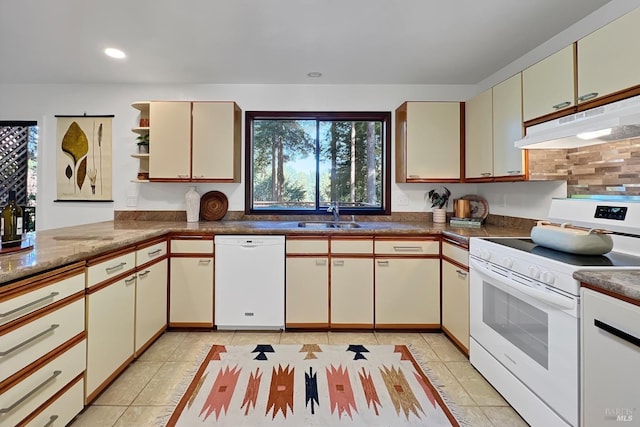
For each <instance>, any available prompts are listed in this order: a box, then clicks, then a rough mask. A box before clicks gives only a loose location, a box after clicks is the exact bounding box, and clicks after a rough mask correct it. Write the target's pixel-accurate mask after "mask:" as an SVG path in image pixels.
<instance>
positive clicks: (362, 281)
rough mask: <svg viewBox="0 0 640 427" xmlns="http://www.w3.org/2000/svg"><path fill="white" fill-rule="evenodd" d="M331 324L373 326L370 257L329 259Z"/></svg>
mask: <svg viewBox="0 0 640 427" xmlns="http://www.w3.org/2000/svg"><path fill="white" fill-rule="evenodd" d="M331 327H332V328H336V327H344V328H373V258H346V257H332V258H331Z"/></svg>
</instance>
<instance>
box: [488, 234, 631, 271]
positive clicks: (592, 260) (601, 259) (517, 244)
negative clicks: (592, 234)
mask: <svg viewBox="0 0 640 427" xmlns="http://www.w3.org/2000/svg"><path fill="white" fill-rule="evenodd" d="M484 240H486V241H489V242H493V243H496V244H499V245H502V246H507V247H510V248H513V249H517V250H520V251H523V252H528V253H530V254H534V255H539V256H541V257H544V258H548V259H552V260H554V261H558V262H563V263H565V264H570V265H575V266H580V267H640V257H636V256H632V255H627V254H623V253H620V252H613V251H612V252H609V253H607V254H604V255H575V254H570V253H568V252H562V251H557V250H555V249H549V248H546V247H544V246H540V245H537V244H535V243H534V242H533V240H531V239H525V238H522V239H518V238H496V239H484Z"/></svg>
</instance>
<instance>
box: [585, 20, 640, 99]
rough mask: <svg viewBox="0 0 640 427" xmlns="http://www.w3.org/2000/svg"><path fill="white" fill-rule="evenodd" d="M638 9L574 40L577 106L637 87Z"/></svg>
mask: <svg viewBox="0 0 640 427" xmlns="http://www.w3.org/2000/svg"><path fill="white" fill-rule="evenodd" d="M638 40H640V8H638V9H635V10H634V11H632V12H629V13H627V14H626V15H624V16H622V17H621V18H618V19H617V20H615V21H613V22H612V23H610V24H608V25H606V26H604V27H602V28H600V29H599V30H597V31H595V32H593V33H591V34H589V35H588V36H586V37H584V38H582V39H580V40H578V103H580V102H584V101H588V100H590V99H593V98H596V97H601V96H605V95H609V94H611V93H614V92H617V91H620V90H623V89H626V88H629V87H632V86H636V85H638V84H640V56H639V55H637V54H635V52H637V50H638V46H637V44H638Z"/></svg>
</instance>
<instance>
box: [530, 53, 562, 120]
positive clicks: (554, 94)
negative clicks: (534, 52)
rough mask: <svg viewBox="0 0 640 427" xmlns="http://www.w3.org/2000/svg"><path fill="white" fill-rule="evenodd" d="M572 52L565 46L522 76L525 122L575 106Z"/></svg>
mask: <svg viewBox="0 0 640 427" xmlns="http://www.w3.org/2000/svg"><path fill="white" fill-rule="evenodd" d="M574 52H575V50H574V45H573V44H572V45H569V46H567V47H565V48H564V49H562V50H561V51H558V52H556V53H554V54H553V55H551V56H549V57H548V58H545V59H543V60H542V61H540V62H538V63H536V64H534V65H532V66H531V67H529V68H527V69H526V70H524V71H523V72H522V105H523V118H524V121H525V122H526V121H527V120H531V119H535V118H537V117H541V116H544V115H547V114H551V113H555V112H556V111H559V110H562V109H565V108H569V107H572V106H573V105H575V74H574V58H575V55H574Z"/></svg>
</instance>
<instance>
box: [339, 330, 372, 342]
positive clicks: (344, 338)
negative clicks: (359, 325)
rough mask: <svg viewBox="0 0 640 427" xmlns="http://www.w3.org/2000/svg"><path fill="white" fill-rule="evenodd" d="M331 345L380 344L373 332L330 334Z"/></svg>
mask: <svg viewBox="0 0 640 427" xmlns="http://www.w3.org/2000/svg"><path fill="white" fill-rule="evenodd" d="M329 344H378V340H377V339H376V336H375V334H374V333H373V331H372V332H334V331H331V332H329Z"/></svg>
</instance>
